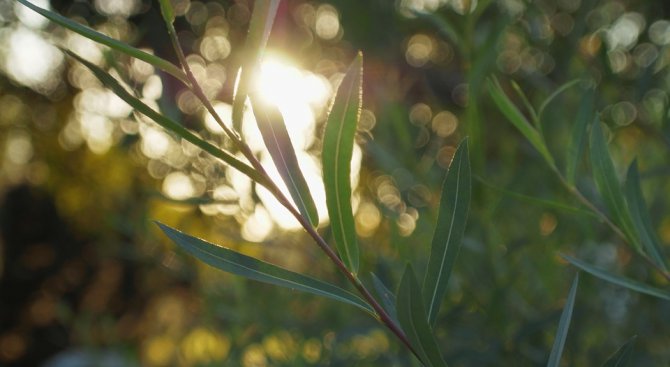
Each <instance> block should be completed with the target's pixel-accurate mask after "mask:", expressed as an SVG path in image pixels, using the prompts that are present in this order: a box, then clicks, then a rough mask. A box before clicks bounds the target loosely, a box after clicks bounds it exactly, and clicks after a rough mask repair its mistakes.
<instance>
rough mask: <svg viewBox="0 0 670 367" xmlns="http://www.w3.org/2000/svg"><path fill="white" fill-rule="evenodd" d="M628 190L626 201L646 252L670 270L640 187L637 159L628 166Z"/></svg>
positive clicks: (658, 263)
mask: <svg viewBox="0 0 670 367" xmlns="http://www.w3.org/2000/svg"><path fill="white" fill-rule="evenodd" d="M624 190H625V192H626V202H627V204H628V210H629V213H630V216H631V218H632V219H633V225H634V226H635V229H636V230H637V233H638V234H639V235H640V242H642V245H643V246H644V249H645V250H646V252H647V253H648V254H649V255H650V256H651V258H652V259H653V261H654V262H655V263H656V265H658V266H660V267H661V268H662V269H663V270H665V271H668V266H667V263H666V261H665V257H664V256H663V250H662V248H661V242H660V240H659V239H658V236H657V235H656V232H655V231H654V228H653V226H652V224H651V218H650V217H649V210H648V209H647V204H646V203H645V202H644V197H643V196H642V188H641V187H640V173H639V172H638V169H637V160H635V161H633V163H632V164H631V165H630V167H629V168H628V174H627V175H626V185H625V187H624Z"/></svg>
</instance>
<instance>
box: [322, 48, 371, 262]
mask: <svg viewBox="0 0 670 367" xmlns="http://www.w3.org/2000/svg"><path fill="white" fill-rule="evenodd" d="M362 83H363V54H362V53H360V52H359V53H358V56H356V59H354V61H353V62H352V63H351V66H349V69H348V70H347V73H346V74H345V75H344V79H342V83H341V84H340V86H339V88H338V89H337V93H336V94H335V98H334V99H333V104H332V106H331V107H330V112H329V114H328V120H327V121H326V129H325V132H324V135H323V151H322V153H321V159H322V163H323V184H324V186H325V189H326V205H327V206H328V215H329V216H330V223H331V228H332V231H333V237H335V243H336V245H337V251H338V252H339V254H340V257H341V258H342V260H343V261H344V263H345V265H347V268H348V269H349V270H351V271H352V272H354V273H356V272H357V271H358V243H357V242H356V228H355V226H354V215H353V213H352V209H351V180H350V175H351V172H350V171H351V156H352V154H353V149H354V136H355V134H356V128H357V125H358V119H359V117H360V111H361V103H362V98H361V93H362V87H363V85H362Z"/></svg>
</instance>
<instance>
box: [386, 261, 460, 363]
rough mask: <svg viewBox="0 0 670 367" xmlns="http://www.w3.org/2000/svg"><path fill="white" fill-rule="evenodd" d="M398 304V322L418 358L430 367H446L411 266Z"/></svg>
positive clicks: (400, 289) (406, 274) (399, 289)
mask: <svg viewBox="0 0 670 367" xmlns="http://www.w3.org/2000/svg"><path fill="white" fill-rule="evenodd" d="M396 302H397V303H396V310H397V312H398V321H400V326H402V329H403V331H405V334H406V335H407V338H408V339H409V341H410V343H411V344H412V347H413V348H414V351H415V352H416V353H417V357H419V359H420V360H421V362H422V363H423V364H424V365H425V366H428V367H438V366H446V365H447V364H446V362H444V359H442V355H441V354H440V349H439V347H438V345H437V341H436V340H435V336H434V335H433V331H432V330H431V327H430V325H429V324H428V319H427V318H426V308H425V306H424V305H423V301H422V299H421V290H420V288H419V283H418V282H417V280H416V276H415V275H414V271H413V270H412V266H411V265H409V264H408V265H407V267H406V268H405V273H404V274H403V276H402V280H401V281H400V286H399V287H398V297H397V300H396Z"/></svg>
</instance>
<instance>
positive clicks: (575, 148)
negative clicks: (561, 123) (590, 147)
mask: <svg viewBox="0 0 670 367" xmlns="http://www.w3.org/2000/svg"><path fill="white" fill-rule="evenodd" d="M594 99H595V90H594V89H593V88H589V89H588V90H586V92H585V94H584V96H583V98H582V101H581V103H580V104H579V110H578V111H577V117H576V118H575V123H574V124H573V125H572V132H571V134H570V142H568V150H567V157H566V159H565V162H566V163H565V179H566V180H567V181H568V183H569V184H570V185H574V184H575V179H576V177H577V164H579V160H580V158H581V157H582V152H583V151H584V143H585V141H586V128H587V127H588V126H589V122H591V121H593V119H594V117H595V102H594Z"/></svg>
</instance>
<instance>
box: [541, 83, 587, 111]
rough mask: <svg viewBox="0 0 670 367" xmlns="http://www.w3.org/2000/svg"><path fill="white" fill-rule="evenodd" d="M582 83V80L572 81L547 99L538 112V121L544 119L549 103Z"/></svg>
mask: <svg viewBox="0 0 670 367" xmlns="http://www.w3.org/2000/svg"><path fill="white" fill-rule="evenodd" d="M581 81H582V80H581V79H575V80H571V81H569V82H567V83H565V84H563V85H561V86H560V87H558V89H556V90H555V91H554V92H553V93H552V94H550V95H549V97H547V99H545V100H544V102H542V105H541V106H540V109H539V110H537V116H538V119H541V118H542V112H544V110H545V109H546V108H547V106H549V103H551V102H552V101H553V100H554V99H556V97H558V96H559V95H560V94H561V93H563V92H565V91H566V90H568V89H570V88H572V87H574V86H575V85H577V84H579V83H580V82H581Z"/></svg>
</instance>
